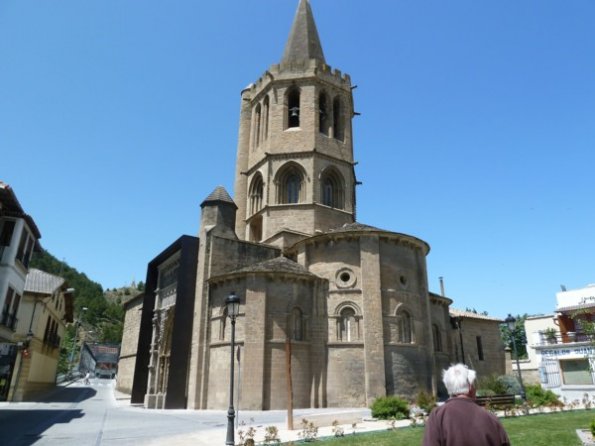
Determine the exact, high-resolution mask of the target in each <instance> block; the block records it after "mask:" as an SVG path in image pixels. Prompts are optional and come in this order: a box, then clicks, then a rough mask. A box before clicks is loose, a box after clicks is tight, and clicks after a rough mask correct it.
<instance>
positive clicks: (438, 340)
mask: <svg viewBox="0 0 595 446" xmlns="http://www.w3.org/2000/svg"><path fill="white" fill-rule="evenodd" d="M432 338H433V339H434V351H436V352H441V351H442V335H441V334H440V328H438V325H436V324H434V325H432Z"/></svg>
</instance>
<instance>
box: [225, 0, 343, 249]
mask: <svg viewBox="0 0 595 446" xmlns="http://www.w3.org/2000/svg"><path fill="white" fill-rule="evenodd" d="M351 90H352V89H351V79H350V77H349V76H348V75H344V74H342V73H341V72H340V71H338V70H333V69H331V67H330V66H328V65H327V64H326V60H325V57H324V53H323V51H322V45H321V43H320V38H319V36H318V31H317V29H316V24H315V22H314V17H313V15H312V9H311V7H310V4H309V2H308V0H300V3H299V6H298V9H297V12H296V15H295V18H294V21H293V25H292V27H291V31H290V34H289V38H288V40H287V43H286V46H285V51H284V54H283V57H282V59H281V62H280V63H279V64H276V65H272V66H271V67H270V68H269V69H268V70H267V71H266V72H265V73H264V74H263V75H262V77H261V78H260V79H258V80H257V81H256V82H255V83H254V84H251V85H250V86H248V87H247V88H246V89H245V90H244V91H243V92H242V104H241V112H240V131H239V141H238V153H237V163H236V180H235V201H236V203H237V205H238V212H237V216H236V229H237V233H238V236H239V237H240V238H242V239H247V240H251V241H255V242H264V243H269V244H273V245H278V246H287V245H288V244H290V243H293V242H295V241H297V240H300V239H302V238H304V237H307V236H310V235H313V234H315V233H317V232H320V231H322V232H325V231H327V230H329V229H331V228H335V227H338V226H341V225H343V224H345V223H352V222H354V220H355V219H354V215H355V174H354V168H353V166H354V163H353V144H352V134H351V130H352V126H351V119H352V116H353V96H352V93H351Z"/></svg>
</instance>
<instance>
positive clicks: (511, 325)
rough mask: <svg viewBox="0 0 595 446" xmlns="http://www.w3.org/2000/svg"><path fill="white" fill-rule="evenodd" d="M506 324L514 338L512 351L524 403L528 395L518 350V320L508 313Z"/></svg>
mask: <svg viewBox="0 0 595 446" xmlns="http://www.w3.org/2000/svg"><path fill="white" fill-rule="evenodd" d="M504 322H506V325H507V326H508V329H509V330H510V337H511V338H512V351H513V353H514V356H515V358H516V370H517V372H518V374H519V383H520V385H521V398H522V399H523V401H527V395H526V394H525V386H524V385H523V374H522V373H521V366H520V364H519V353H518V351H517V348H516V337H515V333H516V319H515V318H514V316H512V315H511V314H510V313H508V317H507V318H506V319H504Z"/></svg>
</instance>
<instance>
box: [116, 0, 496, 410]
mask: <svg viewBox="0 0 595 446" xmlns="http://www.w3.org/2000/svg"><path fill="white" fill-rule="evenodd" d="M352 90H353V85H352V83H351V79H350V77H349V75H347V74H344V73H342V72H341V71H339V70H337V69H333V68H331V67H330V66H329V65H327V62H326V59H325V57H324V53H323V50H322V45H321V42H320V39H319V36H318V32H317V29H316V25H315V22H314V18H313V15H312V11H311V7H310V4H309V2H308V0H300V2H299V6H298V10H297V13H296V15H295V18H294V22H293V25H292V28H291V31H290V34H289V38H288V40H287V43H286V46H285V51H284V54H283V57H282V58H281V61H280V63H278V64H275V65H272V66H271V67H270V68H269V69H268V70H266V71H265V72H264V74H263V75H262V77H261V78H260V79H258V80H257V81H256V82H255V83H253V84H250V85H249V86H248V87H247V88H246V89H245V90H244V91H242V94H241V109H240V122H239V141H238V149H237V161H236V170H235V190H234V199H232V198H231V197H230V195H229V194H228V192H227V191H226V190H225V189H224V188H222V187H217V188H216V189H215V190H214V191H213V192H212V193H211V194H210V195H209V196H208V197H207V198H206V199H205V200H204V201H203V202H202V204H201V221H200V229H199V232H198V237H191V236H182V237H180V239H178V240H177V241H175V242H174V243H173V244H172V245H171V246H170V247H168V248H167V249H165V250H164V251H163V252H162V253H161V254H159V255H158V256H157V257H156V258H155V259H153V260H152V261H151V262H150V263H149V266H148V271H147V281H146V289H147V292H146V293H145V295H144V296H141V297H139V298H137V299H135V300H134V301H131V302H129V303H128V304H127V315H126V323H125V330H124V331H125V333H124V340H123V345H122V357H121V361H120V371H119V376H118V378H119V379H118V385H119V387H120V389H121V390H125V391H129V392H131V394H132V402H133V403H143V404H145V406H146V407H159V408H161V407H164V408H182V407H187V408H193V409H224V408H226V407H227V405H228V388H229V378H228V377H229V367H230V338H231V329H230V326H231V324H230V320H229V318H228V317H227V313H226V307H225V299H226V298H227V296H228V295H229V294H230V293H232V292H235V293H236V294H237V295H238V296H239V297H240V299H241V307H240V314H239V316H238V319H237V324H236V343H237V345H238V346H239V352H237V354H236V355H234V357H235V361H236V366H235V370H236V385H237V386H238V388H239V389H238V391H237V392H238V394H239V395H241V399H240V402H239V406H240V408H242V409H257V410H266V409H282V408H285V407H286V405H287V398H288V396H287V395H288V392H287V386H288V384H287V383H288V368H287V363H288V361H287V360H288V358H287V356H286V355H287V351H288V350H287V346H288V345H290V348H291V350H290V352H291V353H290V355H291V358H290V359H291V367H290V370H291V381H292V391H293V403H294V406H295V407H332V406H335V407H337V406H344V407H357V406H366V405H369V404H370V403H371V402H372V401H373V400H374V399H375V398H377V397H379V396H384V395H400V396H404V397H407V398H411V399H414V398H415V396H416V394H417V393H418V392H420V391H427V392H432V393H435V394H440V393H442V392H443V389H442V388H441V384H440V374H441V371H442V369H444V368H446V367H447V366H448V365H449V363H451V362H454V361H465V362H466V363H467V364H469V365H470V366H472V367H474V368H475V369H476V370H478V372H479V374H480V375H485V374H489V373H499V374H502V373H504V349H503V346H502V343H501V341H500V338H499V330H498V322H499V321H498V320H497V319H494V318H489V317H487V316H479V315H474V314H472V313H466V312H455V311H454V310H450V305H451V303H452V300H450V299H449V298H447V297H445V296H444V295H443V293H441V294H440V295H439V294H434V293H431V292H430V291H429V289H428V277H427V269H426V256H427V254H428V252H429V250H430V247H429V245H428V243H426V242H425V241H423V240H420V239H419V238H417V237H414V236H412V235H407V234H402V233H398V232H393V231H388V230H384V229H379V228H376V227H372V226H368V225H365V224H362V223H359V222H357V221H356V185H357V184H358V182H357V178H356V175H355V169H354V166H355V163H354V156H353V135H352V118H353V116H354V105H353V95H352Z"/></svg>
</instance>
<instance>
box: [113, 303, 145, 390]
mask: <svg viewBox="0 0 595 446" xmlns="http://www.w3.org/2000/svg"><path fill="white" fill-rule="evenodd" d="M142 304H143V301H142V298H135V299H134V300H132V301H131V302H129V303H128V304H127V306H126V314H125V316H124V331H123V333H122V346H121V350H120V360H119V362H118V382H117V385H116V386H117V389H118V390H119V391H120V392H124V393H131V392H132V381H133V379H134V367H135V363H136V349H137V346H138V336H139V333H140V321H141V315H142V311H141V310H142Z"/></svg>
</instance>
